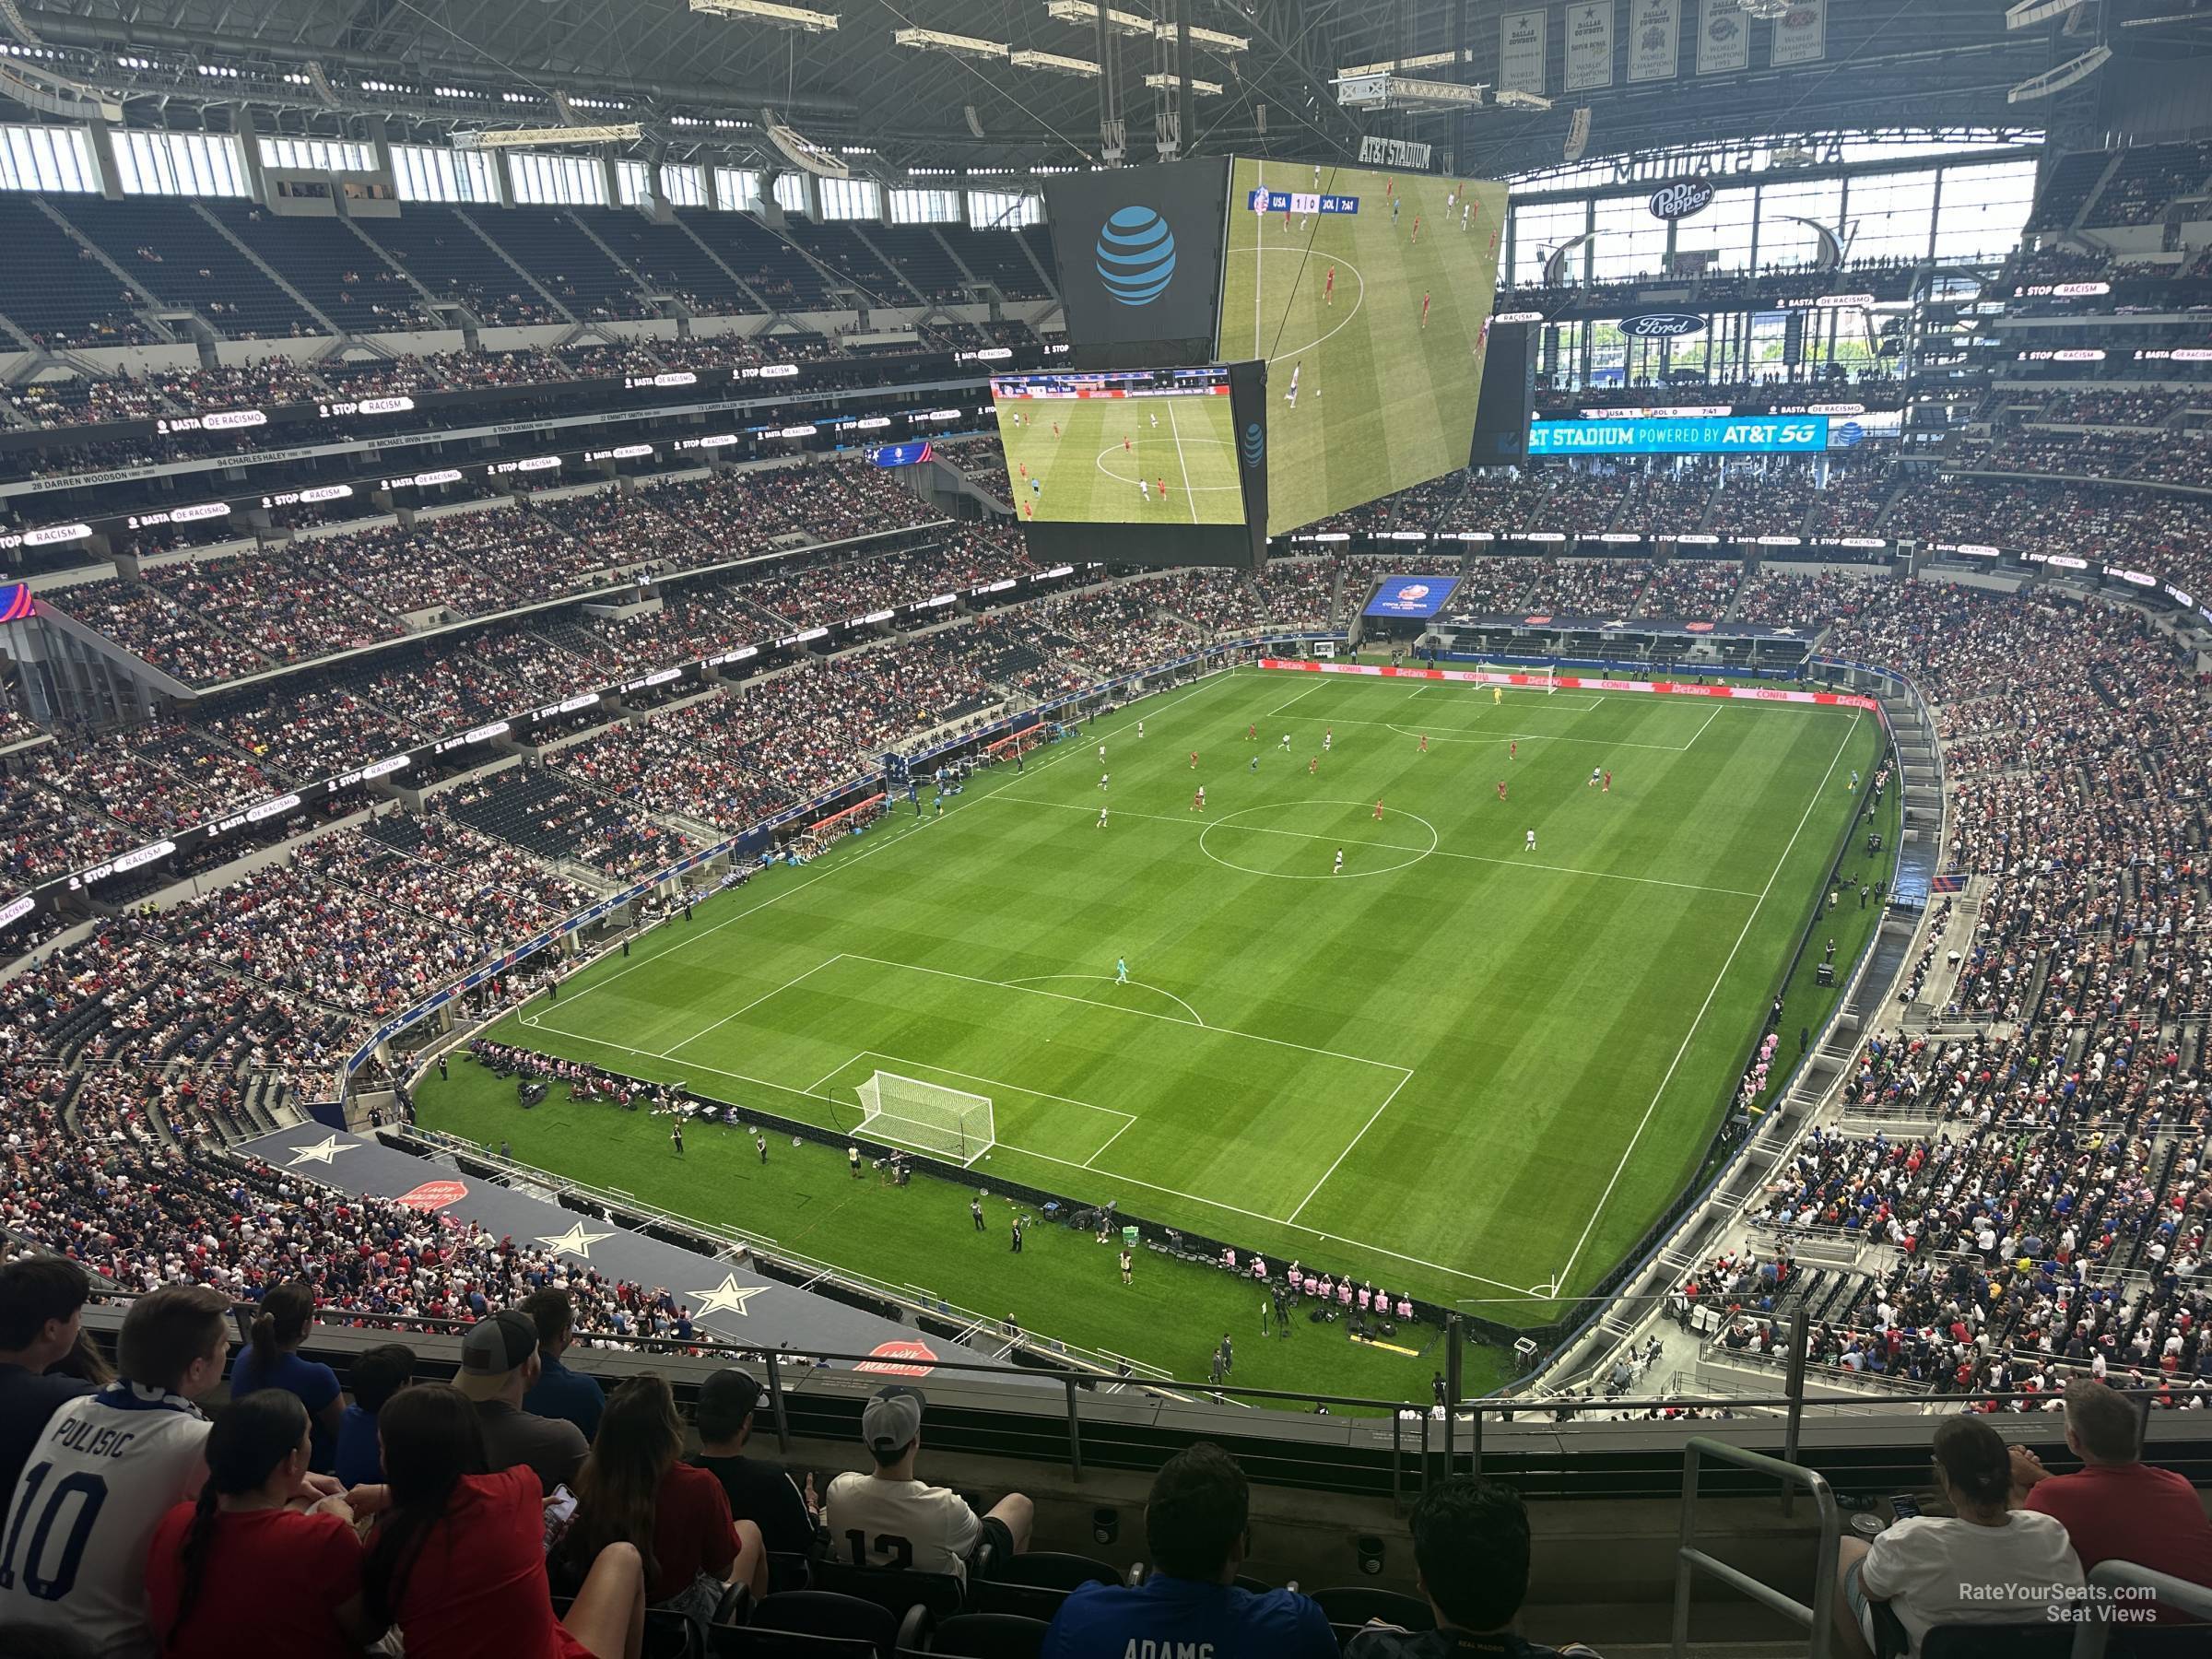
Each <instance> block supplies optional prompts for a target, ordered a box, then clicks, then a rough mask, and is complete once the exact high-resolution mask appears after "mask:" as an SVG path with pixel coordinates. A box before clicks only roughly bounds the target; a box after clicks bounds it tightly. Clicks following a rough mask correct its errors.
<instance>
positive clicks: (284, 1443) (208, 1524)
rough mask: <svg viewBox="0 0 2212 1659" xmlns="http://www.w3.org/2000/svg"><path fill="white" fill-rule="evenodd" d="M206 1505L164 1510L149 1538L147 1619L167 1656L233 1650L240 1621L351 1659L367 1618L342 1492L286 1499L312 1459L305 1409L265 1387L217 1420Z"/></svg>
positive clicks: (200, 1656) (210, 1441)
mask: <svg viewBox="0 0 2212 1659" xmlns="http://www.w3.org/2000/svg"><path fill="white" fill-rule="evenodd" d="M308 1456H309V1452H308V1418H307V1407H306V1406H303V1405H301V1404H300V1397H299V1396H298V1395H297V1394H286V1393H285V1392H283V1391H282V1390H281V1389H264V1390H261V1391H260V1392H258V1393H255V1394H247V1395H244V1396H243V1397H241V1398H240V1399H237V1400H233V1401H232V1402H231V1403H230V1406H229V1409H228V1410H226V1411H225V1412H224V1413H223V1414H222V1416H220V1417H218V1418H216V1420H215V1427H214V1428H213V1429H212V1430H209V1432H208V1435H207V1444H206V1459H207V1479H206V1483H205V1484H204V1485H203V1486H202V1487H201V1488H200V1496H199V1500H198V1502H196V1503H180V1504H178V1505H177V1506H176V1507H175V1508H174V1509H172V1510H171V1511H170V1512H168V1513H167V1514H166V1515H164V1516H162V1518H161V1521H160V1524H159V1525H158V1526H156V1527H155V1528H154V1535H153V1540H152V1542H151V1543H150V1544H149V1545H148V1546H147V1558H146V1595H147V1619H148V1622H149V1623H150V1624H151V1625H152V1627H153V1630H154V1633H155V1635H156V1636H157V1638H159V1641H160V1643H161V1653H162V1655H163V1659H235V1655H236V1653H237V1650H238V1635H239V1630H240V1629H241V1627H243V1626H250V1627H251V1628H252V1630H253V1636H254V1640H255V1641H257V1642H265V1643H266V1644H267V1645H268V1649H269V1651H270V1652H272V1653H283V1654H286V1655H287V1656H288V1659H347V1655H349V1654H351V1653H356V1652H358V1651H359V1647H360V1646H361V1645H362V1643H363V1642H364V1641H367V1640H368V1639H369V1638H370V1637H371V1636H372V1635H373V1634H374V1632H373V1631H371V1630H368V1629H367V1628H366V1625H365V1623H364V1621H363V1618H362V1616H361V1545H360V1540H359V1538H357V1537H356V1536H355V1535H354V1531H353V1512H352V1511H351V1510H350V1509H348V1508H347V1504H346V1500H344V1499H343V1498H326V1499H324V1500H323V1501H322V1502H320V1503H318V1504H316V1505H315V1506H314V1508H312V1510H308V1511H306V1512H301V1511H299V1510H296V1509H292V1508H290V1507H288V1505H289V1503H290V1500H291V1498H292V1494H293V1493H295V1492H297V1491H299V1490H300V1484H301V1482H302V1481H303V1480H304V1479H305V1477H306V1475H307V1468H308Z"/></svg>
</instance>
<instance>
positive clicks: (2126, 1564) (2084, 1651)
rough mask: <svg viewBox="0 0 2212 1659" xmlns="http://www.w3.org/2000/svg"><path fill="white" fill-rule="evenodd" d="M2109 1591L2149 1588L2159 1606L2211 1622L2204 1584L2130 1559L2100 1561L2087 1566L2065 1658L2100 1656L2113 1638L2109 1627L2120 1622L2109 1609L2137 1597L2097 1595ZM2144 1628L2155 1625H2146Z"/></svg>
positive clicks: (2211, 1593) (2211, 1603)
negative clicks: (2076, 1620)
mask: <svg viewBox="0 0 2212 1659" xmlns="http://www.w3.org/2000/svg"><path fill="white" fill-rule="evenodd" d="M2111 1590H2148V1591H2150V1592H2151V1593H2152V1594H2154V1595H2155V1596H2156V1597H2157V1599H2158V1601H2159V1605H2160V1606H2171V1607H2176V1608H2178V1609H2180V1610H2181V1611H2182V1612H2183V1613H2186V1614H2187V1615H2189V1617H2190V1618H2201V1619H2205V1620H2206V1621H2208V1622H2212V1590H2208V1589H2206V1587H2205V1586H2204V1585H2202V1584H2193V1583H2190V1582H2189V1581H2188V1580H2187V1579H2178V1578H2175V1577H2174V1576H2173V1574H2171V1572H2158V1571H2153V1570H2152V1569H2150V1568H2148V1567H2138V1566H2136V1563H2135V1562H2133V1561H2120V1560H2112V1561H2100V1562H2098V1563H2097V1565H2096V1566H2094V1567H2092V1568H2090V1569H2089V1591H2090V1594H2089V1597H2088V1600H2086V1601H2085V1602H2083V1604H2082V1606H2083V1608H2084V1609H2085V1611H2084V1615H2083V1617H2082V1618H2081V1622H2080V1625H2079V1628H2077V1630H2075V1632H2074V1649H2073V1652H2072V1653H2071V1654H2070V1655H2069V1656H2068V1659H2103V1654H2104V1649H2105V1644H2106V1643H2107V1642H2108V1641H2111V1640H2112V1626H2113V1625H2115V1624H2117V1623H2120V1622H2122V1621H2121V1620H2118V1619H2116V1618H2113V1617H2112V1610H2113V1609H2114V1608H2115V1607H2118V1606H2126V1605H2127V1603H2128V1602H2131V1601H2135V1600H2136V1597H2132V1596H2131V1597H2127V1598H2126V1599H2125V1600H2121V1599H2118V1598H2114V1597H2112V1596H2109V1595H2100V1594H2097V1592H2099V1591H2111ZM2126 1622H2129V1623H2134V1622H2135V1621H2134V1620H2132V1619H2130V1620H2128V1621H2126ZM2144 1628H2145V1629H2147V1630H2155V1629H2156V1628H2157V1627H2156V1626H2154V1625H2148V1624H2146V1625H2145V1627H2144Z"/></svg>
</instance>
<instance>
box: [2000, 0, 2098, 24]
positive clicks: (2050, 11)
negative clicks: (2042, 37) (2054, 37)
mask: <svg viewBox="0 0 2212 1659" xmlns="http://www.w3.org/2000/svg"><path fill="white" fill-rule="evenodd" d="M2080 4H2081V0H2020V3H2019V4H2018V6H2013V7H2011V8H2010V9H2009V10H2007V11H2006V14H2005V27H2006V28H2007V29H2033V28H2034V27H2035V26H2036V25H2037V24H2038V23H2048V22H2049V21H2050V20H2051V19H2052V18H2055V17H2058V16H2059V15H2060V14H2062V13H2064V12H2070V11H2072V10H2073V9H2074V8H2075V7H2076V6H2079V5H2080Z"/></svg>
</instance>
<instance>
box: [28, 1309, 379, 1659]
mask: <svg viewBox="0 0 2212 1659" xmlns="http://www.w3.org/2000/svg"><path fill="white" fill-rule="evenodd" d="M229 1315H230V1300H229V1298H228V1297H226V1296H224V1295H223V1294H222V1293H221V1292H219V1291H217V1290H211V1289H209V1288H206V1286H204V1285H164V1286H163V1287H162V1288H160V1289H159V1290H151V1291H148V1292H147V1294H146V1295H144V1296H141V1297H140V1298H138V1300H136V1301H135V1302H133V1303H132V1304H131V1308H130V1312H128V1313H126V1314H124V1320H123V1332H122V1335H121V1336H120V1338H119V1339H118V1341H117V1344H116V1359H117V1362H118V1365H119V1367H120V1369H121V1371H122V1373H123V1374H122V1376H121V1377H119V1378H118V1379H117V1380H116V1381H115V1382H112V1383H111V1384H110V1385H109V1386H107V1387H106V1388H103V1389H101V1390H100V1392H99V1393H98V1394H87V1395H85V1396H84V1397H83V1398H81V1399H76V1400H72V1401H70V1402H69V1403H68V1404H67V1405H65V1406H63V1407H62V1408H61V1409H60V1410H59V1411H57V1412H55V1413H54V1414H53V1418H52V1420H50V1421H49V1422H48V1423H47V1425H46V1430H45V1432H44V1433H43V1434H41V1436H40V1437H39V1441H38V1443H37V1444H36V1445H35V1446H33V1447H32V1449H31V1453H30V1461H29V1463H27V1464H26V1465H24V1466H23V1473H22V1474H21V1476H19V1477H18V1478H17V1481H16V1489H15V1491H14V1493H13V1495H12V1496H11V1497H10V1498H9V1500H8V1505H7V1509H6V1514H5V1518H4V1521H0V1630H9V1631H11V1632H17V1633H21V1632H27V1631H50V1632H52V1633H53V1636H54V1637H55V1638H56V1640H57V1641H59V1640H61V1639H62V1638H65V1637H66V1638H69V1639H71V1645H69V1646H68V1647H67V1648H65V1650H64V1651H68V1652H75V1651H76V1650H77V1649H78V1648H82V1649H85V1650H88V1651H89V1652H91V1653H98V1654H100V1655H101V1659H142V1656H144V1659H150V1656H151V1655H152V1654H153V1653H156V1652H157V1651H158V1648H159V1642H158V1641H157V1640H156V1634H155V1632H154V1630H152V1629H151V1628H150V1627H149V1625H148V1623H147V1602H146V1584H145V1571H146V1551H147V1543H148V1541H149V1540H150V1539H151V1538H152V1536H153V1533H154V1528H155V1527H156V1526H158V1525H159V1524H160V1521H161V1517H162V1516H163V1515H165V1514H167V1513H168V1512H169V1511H170V1510H171V1508H173V1507H174V1506H175V1505H177V1504H179V1503H183V1502H188V1501H190V1500H192V1499H193V1498H194V1497H196V1496H197V1495H198V1492H199V1489H200V1485H201V1482H202V1481H203V1480H205V1479H206V1474H207V1465H206V1460H205V1458H204V1457H203V1455H202V1453H203V1449H204V1447H205V1443H206V1439H207V1429H208V1423H207V1419H206V1418H205V1417H204V1416H202V1415H201V1413H200V1408H199V1407H198V1406H196V1405H194V1403H193V1402H194V1400H195V1399H197V1398H198V1397H199V1396H201V1395H203V1394H207V1393H208V1392H209V1391H211V1390H212V1389H214V1388H215V1386H216V1385H217V1384H218V1383H219V1382H221V1381H222V1379H223V1362H224V1361H225V1360H226V1359H229V1355H230V1319H229ZM309 1478H310V1479H311V1481H313V1482H314V1486H313V1494H314V1495H316V1496H321V1495H324V1494H325V1493H327V1492H333V1491H335V1490H336V1489H337V1483H336V1482H335V1481H333V1480H327V1479H323V1478H321V1477H309Z"/></svg>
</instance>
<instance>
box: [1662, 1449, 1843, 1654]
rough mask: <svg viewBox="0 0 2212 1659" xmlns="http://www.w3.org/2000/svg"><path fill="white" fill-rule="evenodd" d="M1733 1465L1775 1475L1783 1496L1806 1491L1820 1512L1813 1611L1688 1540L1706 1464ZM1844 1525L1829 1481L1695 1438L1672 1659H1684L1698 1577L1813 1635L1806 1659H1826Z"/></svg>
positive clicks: (1688, 1454) (1686, 1461)
mask: <svg viewBox="0 0 2212 1659" xmlns="http://www.w3.org/2000/svg"><path fill="white" fill-rule="evenodd" d="M1708 1457H1711V1458H1714V1459H1716V1460H1718V1461H1719V1462H1722V1463H1728V1464H1734V1465H1736V1466H1737V1467H1738V1468H1744V1469H1749V1470H1751V1471H1752V1472H1753V1473H1754V1474H1759V1475H1771V1476H1773V1477H1775V1478H1776V1479H1778V1480H1780V1481H1781V1482H1782V1483H1783V1490H1784V1491H1785V1492H1788V1491H1792V1490H1794V1489H1796V1488H1804V1489H1805V1490H1806V1491H1808V1492H1810V1493H1811V1494H1812V1495H1813V1501H1814V1503H1815V1504H1817V1505H1818V1508H1819V1512H1820V1545H1819V1549H1820V1554H1819V1557H1818V1559H1817V1560H1816V1561H1815V1562H1814V1563H1813V1605H1812V1606H1809V1607H1808V1606H1806V1605H1805V1604H1804V1603H1803V1602H1801V1601H1798V1600H1797V1599H1796V1598H1794V1596H1788V1595H1784V1594H1783V1593H1782V1592H1781V1591H1779V1590H1777V1589H1775V1588H1774V1587H1773V1586H1772V1585H1771V1584H1768V1583H1761V1582H1760V1581H1759V1580H1758V1579H1755V1578H1753V1577H1752V1576H1751V1575H1750V1574H1749V1573H1747V1572H1745V1571H1742V1570H1741V1569H1740V1568H1735V1567H1731V1566H1729V1565H1728V1563H1727V1562H1725V1561H1724V1560H1721V1559H1718V1558H1717V1557H1715V1556H1712V1555H1708V1554H1707V1553H1706V1552H1705V1551H1704V1550H1702V1549H1699V1548H1697V1547H1695V1546H1694V1545H1693V1544H1692V1543H1691V1542H1690V1540H1691V1539H1692V1538H1694V1537H1695V1536H1696V1535H1697V1530H1696V1529H1697V1510H1698V1474H1699V1471H1700V1467H1701V1466H1702V1463H1703V1460H1704V1459H1705V1458H1708ZM1839 1532H1840V1523H1839V1522H1838V1519H1837V1513H1836V1495H1835V1493H1834V1492H1832V1491H1830V1489H1829V1485H1828V1479H1827V1477H1825V1476H1823V1475H1821V1474H1820V1473H1818V1471H1817V1470H1813V1469H1802V1468H1799V1467H1798V1466H1797V1465H1794V1464H1791V1463H1784V1462H1783V1460H1782V1459H1781V1458H1779V1457H1769V1456H1767V1455H1766V1454H1765V1453H1760V1452H1747V1451H1744V1450H1743V1449H1742V1448H1740V1447H1736V1446H1731V1445H1727V1444H1725V1443H1724V1442H1723V1441H1716V1440H1709V1439H1707V1438H1706V1437H1705V1436H1703V1435H1701V1434H1700V1435H1693V1436H1691V1437H1690V1440H1689V1442H1688V1444H1687V1445H1685V1446H1684V1447H1683V1448H1682V1526H1681V1531H1680V1534H1679V1535H1678V1536H1677V1542H1676V1546H1675V1629H1674V1645H1673V1648H1672V1653H1673V1655H1674V1659H1684V1655H1685V1653H1687V1652H1688V1647H1689V1588H1690V1583H1691V1581H1692V1580H1693V1579H1694V1578H1695V1577H1696V1575H1697V1574H1698V1573H1700V1572H1703V1573H1706V1574H1708V1575H1710V1576H1711V1577H1712V1578H1716V1579H1718V1580H1719V1581H1720V1582H1721V1583H1724V1584H1726V1585H1727V1586H1728V1587H1729V1588H1730V1589H1732V1590H1735V1591H1736V1592H1737V1593H1739V1594H1743V1595H1747V1596H1749V1597H1750V1598H1751V1599H1752V1600H1753V1601H1755V1602H1757V1603H1759V1606H1762V1607H1766V1608H1769V1609H1770V1610H1771V1611H1773V1612H1776V1613H1779V1614H1781V1615H1782V1616H1783V1618H1787V1619H1790V1620H1791V1621H1793V1622H1794V1623H1796V1624H1801V1625H1804V1626H1806V1628H1807V1630H1809V1631H1810V1633H1811V1638H1812V1641H1811V1645H1810V1647H1809V1648H1808V1649H1807V1650H1806V1651H1807V1656H1808V1659H1828V1647H1829V1639H1830V1636H1831V1634H1832V1633H1833V1628H1834V1627H1833V1622H1832V1621H1833V1615H1834V1612H1835V1605H1836V1539H1837V1536H1838V1535H1839Z"/></svg>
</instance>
